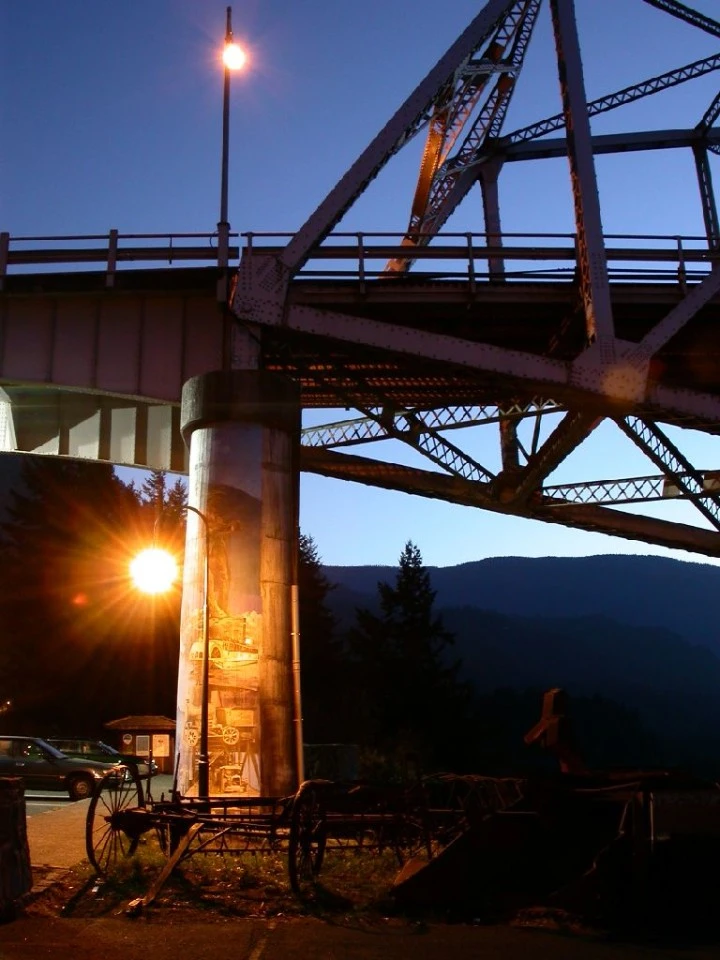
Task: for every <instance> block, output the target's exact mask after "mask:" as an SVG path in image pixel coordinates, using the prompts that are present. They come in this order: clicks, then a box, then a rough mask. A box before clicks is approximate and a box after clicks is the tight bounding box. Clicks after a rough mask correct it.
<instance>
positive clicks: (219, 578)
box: [208, 486, 261, 617]
mask: <svg viewBox="0 0 720 960" xmlns="http://www.w3.org/2000/svg"><path fill="white" fill-rule="evenodd" d="M208 512H209V515H210V518H211V520H210V528H211V530H212V538H211V549H210V590H209V602H210V615H211V616H212V617H227V616H234V615H237V614H244V613H246V612H247V611H250V610H255V611H259V599H260V598H259V596H258V595H257V584H258V582H259V575H260V555H259V550H258V547H257V544H258V542H259V532H260V516H261V504H260V500H259V499H257V498H256V497H252V496H250V495H249V494H247V493H244V492H243V491H242V490H236V489H233V488H232V487H228V486H217V487H214V488H213V489H212V490H211V492H210V497H209V499H208Z"/></svg>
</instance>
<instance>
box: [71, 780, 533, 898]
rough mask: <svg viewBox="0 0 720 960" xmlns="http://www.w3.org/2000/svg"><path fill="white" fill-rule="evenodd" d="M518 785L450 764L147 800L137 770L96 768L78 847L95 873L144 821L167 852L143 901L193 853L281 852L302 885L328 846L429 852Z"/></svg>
mask: <svg viewBox="0 0 720 960" xmlns="http://www.w3.org/2000/svg"><path fill="white" fill-rule="evenodd" d="M520 795H521V786H520V781H518V780H514V779H507V780H501V779H496V778H490V777H479V776H473V777H468V776H458V775H453V774H447V775H438V776H434V777H430V778H425V779H423V780H421V781H417V782H415V783H412V784H409V785H407V784H373V783H366V782H362V781H331V780H306V781H305V782H303V783H302V784H301V785H300V787H299V789H298V790H297V792H296V793H295V794H291V795H289V796H286V797H235V796H223V797H208V798H199V797H183V796H181V795H179V794H178V793H177V792H173V794H172V795H171V797H170V799H165V798H164V796H163V797H162V798H161V799H160V800H154V799H153V798H152V796H151V795H150V793H149V792H148V794H146V793H145V791H144V790H143V784H142V780H141V779H140V777H139V776H138V774H137V771H135V770H133V769H131V768H126V774H125V776H124V778H118V777H117V774H115V776H113V777H106V778H105V780H103V781H101V782H100V783H99V784H98V785H97V787H96V789H95V791H94V793H93V797H92V799H91V801H90V806H89V808H88V814H87V819H86V849H87V855H88V859H89V861H90V863H91V864H92V865H93V867H94V868H95V870H96V872H97V873H98V875H100V876H107V875H108V874H109V873H110V872H111V871H112V870H113V869H114V867H115V866H116V865H117V863H118V862H119V861H120V860H121V859H124V858H125V857H129V856H132V855H133V854H134V853H135V851H136V850H137V848H138V845H139V843H140V839H141V837H143V836H144V835H146V834H148V833H149V832H151V831H154V832H155V834H156V837H157V839H158V843H159V846H160V848H161V850H162V851H163V852H164V853H166V854H167V856H168V860H167V862H166V864H165V866H164V868H163V870H162V871H161V873H160V875H159V877H158V878H157V879H156V880H155V882H154V884H153V889H152V890H151V891H150V892H149V893H148V894H147V895H146V896H145V897H143V898H140V900H139V901H136V904H137V905H138V906H141V905H143V904H146V903H149V902H150V901H151V900H152V899H153V898H154V896H155V895H156V893H157V891H158V890H159V889H160V886H161V885H162V884H163V883H164V882H165V880H166V879H167V877H168V876H169V875H170V873H171V872H172V871H173V869H174V868H175V867H176V866H177V865H178V864H179V863H180V862H181V861H182V860H184V859H187V858H188V857H190V856H192V855H193V854H196V853H217V854H222V855H226V854H230V855H240V854H244V853H258V852H273V851H283V852H286V853H287V869H288V878H289V882H290V887H291V889H292V890H293V891H294V892H295V893H296V894H298V895H303V894H304V893H306V892H307V891H308V889H309V887H310V886H311V885H312V884H314V883H315V881H316V880H317V877H318V875H319V873H320V870H321V868H322V865H323V862H324V860H325V855H326V853H327V852H329V851H337V850H356V851H360V850H366V851H374V852H381V851H384V850H390V851H392V853H393V854H394V855H395V857H396V858H397V860H398V865H399V866H401V865H402V864H403V863H404V862H405V860H406V859H408V858H409V857H414V856H418V855H420V856H422V857H423V858H426V859H428V860H429V859H432V857H433V856H434V855H435V854H436V853H437V852H438V850H440V849H442V847H444V846H446V845H447V844H448V843H449V842H450V841H451V840H452V839H454V838H455V837H456V836H458V835H459V833H461V832H462V831H463V830H464V829H465V828H466V827H467V826H468V825H469V824H470V823H471V822H472V821H473V819H474V818H475V817H476V816H478V815H482V814H483V813H484V812H487V811H488V810H497V809H504V808H506V807H507V806H509V805H512V803H513V802H515V800H517V799H518V797H519V796H520Z"/></svg>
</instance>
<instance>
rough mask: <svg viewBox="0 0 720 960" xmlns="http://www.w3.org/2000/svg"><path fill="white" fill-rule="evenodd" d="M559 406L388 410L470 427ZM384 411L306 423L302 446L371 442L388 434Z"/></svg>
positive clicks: (438, 424) (437, 426)
mask: <svg viewBox="0 0 720 960" xmlns="http://www.w3.org/2000/svg"><path fill="white" fill-rule="evenodd" d="M561 410H562V407H560V406H559V405H558V404H557V403H555V402H554V401H553V400H542V399H537V400H532V401H531V402H530V403H528V404H519V403H515V404H507V405H505V406H502V407H498V406H495V405H492V406H491V405H487V406H482V407H445V408H443V409H440V410H409V411H408V410H404V411H402V412H398V411H394V412H392V413H391V415H392V417H393V420H394V421H400V422H402V421H404V420H405V419H406V418H407V417H408V416H410V417H412V418H413V422H414V423H416V424H417V423H418V422H419V421H420V420H422V421H423V423H424V424H425V427H426V429H433V430H450V429H457V428H458V427H473V426H481V425H483V424H491V423H499V422H501V421H503V420H511V419H512V420H520V419H524V418H526V417H539V416H540V415H542V414H543V413H557V412H558V411H561ZM385 417H386V414H385V411H383V410H382V409H379V410H373V411H372V415H371V416H369V417H360V418H357V419H354V420H344V421H341V422H338V423H326V424H323V425H322V426H319V427H306V428H305V429H304V430H303V432H302V444H303V446H305V447H325V449H331V448H333V447H347V446H354V445H356V444H360V443H374V442H376V441H378V440H386V439H389V438H390V437H392V435H393V434H392V433H391V432H389V431H388V429H387V428H386V426H385V422H384V420H385ZM399 429H401V428H399Z"/></svg>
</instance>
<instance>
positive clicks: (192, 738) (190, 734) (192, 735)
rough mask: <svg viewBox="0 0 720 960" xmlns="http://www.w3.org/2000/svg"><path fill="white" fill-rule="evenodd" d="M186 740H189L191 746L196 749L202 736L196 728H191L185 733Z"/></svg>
mask: <svg viewBox="0 0 720 960" xmlns="http://www.w3.org/2000/svg"><path fill="white" fill-rule="evenodd" d="M185 739H186V740H187V742H188V745H189V746H191V747H196V746H197V745H198V740H199V739H200V734H199V733H198V732H197V730H196V729H195V727H190V728H189V729H187V730H186V731H185Z"/></svg>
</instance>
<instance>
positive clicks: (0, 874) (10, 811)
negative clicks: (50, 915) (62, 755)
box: [0, 777, 32, 922]
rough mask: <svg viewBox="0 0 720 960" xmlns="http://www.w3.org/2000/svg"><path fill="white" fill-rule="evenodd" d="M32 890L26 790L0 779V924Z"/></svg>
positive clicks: (13, 781)
mask: <svg viewBox="0 0 720 960" xmlns="http://www.w3.org/2000/svg"><path fill="white" fill-rule="evenodd" d="M31 888H32V870H31V868H30V848H29V846H28V840H27V825H26V822H25V791H24V789H23V785H22V781H21V780H20V779H18V778H17V777H0V922H2V921H3V920H9V919H12V918H13V917H14V916H15V908H16V904H17V901H18V900H19V899H20V897H22V896H23V895H24V894H26V893H28V891H29V890H30V889H31Z"/></svg>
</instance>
